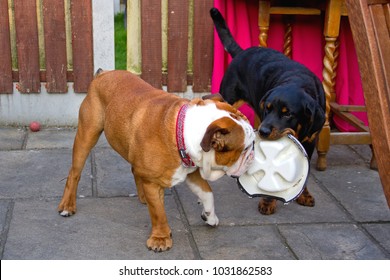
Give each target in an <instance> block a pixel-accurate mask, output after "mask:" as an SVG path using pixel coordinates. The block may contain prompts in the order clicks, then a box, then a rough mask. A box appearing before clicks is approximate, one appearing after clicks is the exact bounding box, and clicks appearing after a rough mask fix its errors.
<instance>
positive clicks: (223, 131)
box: [58, 71, 255, 251]
mask: <svg viewBox="0 0 390 280" xmlns="http://www.w3.org/2000/svg"><path fill="white" fill-rule="evenodd" d="M103 131H104V132H105V135H106V138H107V141H108V142H109V144H110V145H111V146H112V147H113V148H114V150H115V151H117V152H118V153H119V154H120V155H121V156H122V157H123V158H124V159H126V160H127V161H128V162H129V163H130V164H131V166H132V172H133V174H134V178H135V183H136V186H137V192H138V197H139V200H140V201H141V202H142V203H146V204H147V206H148V209H149V214H150V218H151V222H152V230H151V234H150V237H149V239H148V240H147V242H146V245H147V247H148V248H149V249H151V250H154V251H165V250H168V249H169V248H171V247H172V239H171V229H170V227H169V225H168V221H167V217H166V213H165V210H164V188H170V187H172V186H174V185H176V184H178V183H180V182H183V181H186V182H187V184H188V186H189V187H190V189H191V190H192V191H193V192H194V193H195V194H196V195H197V196H198V197H199V199H200V201H201V202H202V204H203V207H204V209H203V213H202V218H203V219H204V220H205V222H206V223H207V224H209V225H211V226H216V225H218V218H217V216H216V215H215V211H214V198H213V194H212V191H211V188H210V186H209V184H208V183H207V181H206V180H216V179H218V178H220V177H221V176H223V175H224V174H227V175H229V176H240V175H241V174H243V173H244V172H245V171H246V170H247V169H248V167H249V165H250V163H251V162H252V160H253V142H254V139H255V134H254V132H253V129H252V127H251V126H250V124H249V122H248V120H247V119H246V118H245V117H244V116H243V115H242V114H241V113H240V112H239V111H237V110H236V109H234V108H233V107H231V106H230V105H228V104H227V103H224V102H221V100H218V98H212V99H207V100H201V99H194V100H192V101H191V100H188V99H183V98H180V97H177V96H175V95H173V94H169V93H166V92H164V91H162V90H159V89H156V88H153V87H152V86H151V85H149V84H147V83H146V82H144V81H143V80H141V79H140V78H138V77H137V76H135V75H133V74H131V73H129V72H127V71H109V72H98V73H97V75H96V77H95V79H94V80H93V81H92V83H91V85H90V87H89V90H88V94H87V96H86V98H85V99H84V101H83V102H82V104H81V107H80V112H79V124H78V129H77V133H76V137H75V140H74V146H73V158H72V166H71V168H70V171H69V175H68V179H67V182H66V186H65V189H64V194H63V197H62V200H61V202H60V204H59V206H58V211H59V213H60V215H61V216H64V217H67V216H71V215H72V214H75V212H76V193H77V186H78V182H79V180H80V175H81V171H82V169H83V167H84V164H85V161H86V159H87V157H88V155H89V152H90V151H91V149H92V148H93V146H94V145H95V144H96V142H97V141H98V139H99V136H100V134H101V133H102V132H103Z"/></svg>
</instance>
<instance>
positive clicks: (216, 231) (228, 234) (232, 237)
mask: <svg viewBox="0 0 390 280" xmlns="http://www.w3.org/2000/svg"><path fill="white" fill-rule="evenodd" d="M192 232H193V235H194V238H195V241H196V244H197V245H198V248H199V251H200V255H201V257H202V259H213V260H224V259H225V260H229V259H235V260H264V259H272V260H292V259H295V256H294V254H293V252H292V251H291V250H289V249H288V247H287V246H286V244H285V243H284V241H283V239H282V237H281V235H280V234H279V232H278V229H277V228H276V227H275V226H273V225H266V226H218V227H217V228H210V227H208V228H205V227H199V226H196V227H194V228H193V230H192Z"/></svg>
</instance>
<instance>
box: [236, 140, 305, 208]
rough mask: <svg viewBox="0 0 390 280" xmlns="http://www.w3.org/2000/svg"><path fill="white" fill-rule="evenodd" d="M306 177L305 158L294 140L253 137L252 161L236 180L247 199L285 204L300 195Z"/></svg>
mask: <svg viewBox="0 0 390 280" xmlns="http://www.w3.org/2000/svg"><path fill="white" fill-rule="evenodd" d="M308 175H309V159H308V156H307V154H306V151H305V149H304V148H303V147H302V145H301V143H300V142H299V141H298V140H297V139H296V138H295V137H294V136H292V135H290V134H289V135H287V136H284V137H282V138H280V139H278V140H272V141H270V140H263V139H261V138H260V137H259V136H256V141H255V159H254V161H253V163H252V165H251V167H250V168H249V169H248V171H247V172H246V173H244V174H243V175H241V176H240V177H239V178H238V185H239V187H240V189H241V190H242V191H243V192H244V193H246V194H247V195H249V196H250V197H258V196H263V197H271V198H276V199H279V200H281V201H283V202H284V203H288V202H290V201H292V200H294V199H296V198H297V197H298V196H299V195H300V194H301V193H302V191H303V187H304V185H305V182H306V180H307V177H308Z"/></svg>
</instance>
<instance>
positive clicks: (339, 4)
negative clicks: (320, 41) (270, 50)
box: [258, 0, 375, 170]
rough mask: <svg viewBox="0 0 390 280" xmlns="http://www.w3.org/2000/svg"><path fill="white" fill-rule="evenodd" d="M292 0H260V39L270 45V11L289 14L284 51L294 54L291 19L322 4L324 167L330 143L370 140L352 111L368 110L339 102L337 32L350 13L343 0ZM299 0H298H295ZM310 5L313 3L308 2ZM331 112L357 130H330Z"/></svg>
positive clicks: (320, 157)
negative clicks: (295, 5) (336, 90)
mask: <svg viewBox="0 0 390 280" xmlns="http://www.w3.org/2000/svg"><path fill="white" fill-rule="evenodd" d="M287 2H291V1H270V0H260V1H259V17H258V20H259V21H258V23H259V30H260V35H259V42H260V46H262V47H266V46H267V37H268V29H269V24H270V15H272V14H279V15H284V17H285V18H286V20H285V22H286V31H285V37H284V53H285V54H286V55H287V56H289V57H290V56H291V40H292V39H291V22H292V20H293V18H292V16H293V15H321V13H322V8H323V7H324V9H325V24H324V37H325V42H326V43H325V46H324V50H325V56H324V60H323V63H324V68H323V86H324V90H325V94H326V121H325V124H324V127H323V129H322V131H321V133H320V135H319V141H318V144H317V152H318V159H317V169H318V170H325V169H326V166H327V163H326V154H327V152H328V151H329V147H330V145H331V144H371V137H370V132H369V128H368V127H367V126H365V125H364V123H363V122H362V121H360V120H359V119H358V118H356V117H355V116H354V115H353V114H351V112H359V111H365V110H366V109H365V106H345V105H339V104H337V103H336V95H335V78H336V70H337V59H338V36H339V30H340V20H341V17H342V16H346V15H347V9H346V7H345V3H344V0H326V1H325V0H324V1H298V3H299V4H303V5H306V6H303V7H291V6H286V5H285V3H287ZM295 2H297V1H295ZM309 5H310V6H309ZM331 114H337V115H338V116H340V117H341V118H342V119H343V120H345V121H347V122H348V123H349V124H351V125H352V126H354V127H356V128H357V130H358V132H335V131H331V127H330V119H331ZM371 167H372V168H375V160H374V158H373V159H372V160H371Z"/></svg>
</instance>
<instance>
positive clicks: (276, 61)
mask: <svg viewBox="0 0 390 280" xmlns="http://www.w3.org/2000/svg"><path fill="white" fill-rule="evenodd" d="M210 14H211V17H212V19H213V21H214V24H215V27H216V30H217V33H218V35H219V37H220V39H221V41H222V43H223V45H224V47H225V49H226V51H227V52H229V54H230V55H231V56H232V57H233V60H232V62H231V63H230V65H229V67H228V68H227V70H226V73H225V75H224V77H223V80H222V82H221V85H220V93H221V95H222V96H223V98H224V99H225V100H226V101H227V102H228V103H230V104H234V103H235V102H237V101H238V100H244V101H246V102H247V103H248V104H249V105H250V106H251V107H252V108H253V109H254V111H255V113H256V114H257V116H258V117H259V118H260V121H261V125H260V127H259V133H260V135H261V136H262V137H263V138H268V137H269V136H270V135H271V132H272V130H273V129H276V130H278V131H279V132H282V131H283V130H285V129H286V128H291V129H292V130H294V131H295V132H298V134H297V135H296V137H297V138H298V140H300V141H301V142H303V143H306V142H308V141H305V139H310V138H312V136H313V135H315V133H318V132H319V131H320V130H321V128H322V126H323V124H324V122H325V113H324V112H325V94H324V90H323V87H322V84H321V81H320V80H319V79H318V78H317V76H316V75H315V74H313V73H312V72H311V71H310V70H309V69H308V68H306V67H305V66H304V65H302V64H300V63H298V62H296V61H293V60H291V59H289V58H288V57H286V56H285V55H284V54H282V53H280V52H278V51H276V50H272V49H269V48H262V47H252V48H248V49H246V50H243V49H242V48H241V47H240V46H239V45H238V44H237V43H236V41H235V40H234V39H233V37H232V35H231V33H230V31H229V29H228V27H227V26H226V22H225V20H224V19H223V17H222V15H221V14H220V12H219V11H218V10H217V9H216V8H212V9H211V10H210ZM282 111H284V112H282ZM298 125H300V126H301V128H300V129H298ZM305 146H307V145H305ZM309 146H313V147H310V148H309V147H307V148H308V149H307V150H308V151H307V152H308V154H309V153H310V155H309V156H310V157H311V153H312V151H313V149H314V141H311V142H310V145H309ZM305 148H306V147H305Z"/></svg>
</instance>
